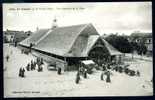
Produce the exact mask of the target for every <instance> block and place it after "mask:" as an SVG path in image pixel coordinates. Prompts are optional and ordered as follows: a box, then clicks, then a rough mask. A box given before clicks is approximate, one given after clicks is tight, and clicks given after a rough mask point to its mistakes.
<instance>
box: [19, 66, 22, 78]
mask: <svg viewBox="0 0 155 100" xmlns="http://www.w3.org/2000/svg"><path fill="white" fill-rule="evenodd" d="M19 77H22V67H20V69H19Z"/></svg>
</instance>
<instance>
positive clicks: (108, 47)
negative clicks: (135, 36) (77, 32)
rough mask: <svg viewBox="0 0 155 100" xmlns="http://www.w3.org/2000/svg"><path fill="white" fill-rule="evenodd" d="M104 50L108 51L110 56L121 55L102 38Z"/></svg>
mask: <svg viewBox="0 0 155 100" xmlns="http://www.w3.org/2000/svg"><path fill="white" fill-rule="evenodd" d="M102 41H103V42H104V44H105V46H106V48H107V49H108V51H109V53H110V55H121V54H122V53H121V52H119V51H118V50H117V49H116V48H114V47H113V46H112V45H111V44H109V43H108V42H107V41H106V40H104V39H103V38H102Z"/></svg>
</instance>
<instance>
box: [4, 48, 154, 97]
mask: <svg viewBox="0 0 155 100" xmlns="http://www.w3.org/2000/svg"><path fill="white" fill-rule="evenodd" d="M7 54H9V55H10V58H9V61H8V62H7V61H6V59H5V57H6V55H7ZM32 59H35V57H34V56H32V55H31V54H29V55H25V54H21V51H20V50H19V49H18V48H15V47H13V46H9V45H4V96H5V97H74V96H76V97H77V96H148V95H149V96H150V95H153V84H152V82H151V80H152V78H153V65H152V61H151V60H150V61H149V60H142V59H138V58H135V59H134V60H131V61H126V62H125V63H128V64H130V67H131V68H133V69H138V70H139V71H140V74H141V76H140V77H137V76H133V77H131V76H128V75H126V74H124V73H121V74H120V73H118V72H112V73H113V75H112V76H111V81H112V82H111V83H106V82H105V81H101V80H100V75H101V71H99V70H96V71H95V72H94V73H93V74H91V75H88V78H87V79H84V78H83V77H81V81H80V84H76V83H75V77H76V73H77V72H76V71H70V72H64V73H62V75H58V74H57V72H56V71H49V70H47V65H46V64H45V65H44V68H43V72H38V71H36V70H35V71H26V72H25V75H26V77H25V78H20V77H19V76H18V72H19V68H20V67H21V66H23V67H25V66H26V65H27V64H28V63H29V62H30V61H31V60H32ZM149 59H151V58H149Z"/></svg>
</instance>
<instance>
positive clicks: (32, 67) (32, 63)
mask: <svg viewBox="0 0 155 100" xmlns="http://www.w3.org/2000/svg"><path fill="white" fill-rule="evenodd" d="M31 70H33V61H32V60H31Z"/></svg>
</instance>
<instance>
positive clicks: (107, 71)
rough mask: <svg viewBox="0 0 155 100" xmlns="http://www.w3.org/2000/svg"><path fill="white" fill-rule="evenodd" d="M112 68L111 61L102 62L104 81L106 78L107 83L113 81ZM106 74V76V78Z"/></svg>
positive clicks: (102, 77) (102, 78)
mask: <svg viewBox="0 0 155 100" xmlns="http://www.w3.org/2000/svg"><path fill="white" fill-rule="evenodd" d="M110 69H111V66H110V63H107V64H102V73H101V80H102V81H104V80H106V82H107V83H111V75H112V73H111V71H110ZM104 76H106V78H105V77H104ZM104 78H105V79H104Z"/></svg>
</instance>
